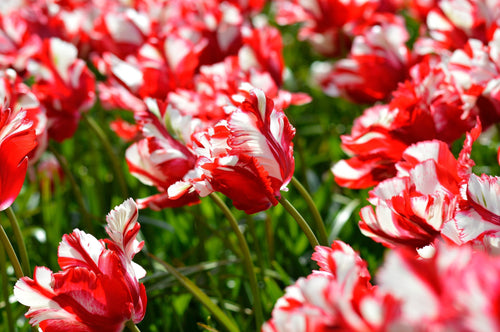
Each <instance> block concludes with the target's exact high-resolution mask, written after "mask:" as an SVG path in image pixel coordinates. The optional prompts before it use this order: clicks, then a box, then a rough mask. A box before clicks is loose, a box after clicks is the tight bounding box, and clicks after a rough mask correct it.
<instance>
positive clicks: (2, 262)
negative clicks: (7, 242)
mask: <svg viewBox="0 0 500 332" xmlns="http://www.w3.org/2000/svg"><path fill="white" fill-rule="evenodd" d="M0 270H1V271H0V274H1V275H2V279H1V280H2V293H3V300H4V302H5V313H6V314H7V325H8V326H9V331H12V332H14V331H15V330H14V319H13V318H12V307H11V306H10V301H9V277H8V276H7V261H6V259H5V250H4V249H3V247H2V248H0Z"/></svg>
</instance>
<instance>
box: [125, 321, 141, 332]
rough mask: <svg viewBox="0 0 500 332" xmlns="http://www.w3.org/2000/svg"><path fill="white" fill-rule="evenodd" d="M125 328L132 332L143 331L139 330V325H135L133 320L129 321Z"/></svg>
mask: <svg viewBox="0 0 500 332" xmlns="http://www.w3.org/2000/svg"><path fill="white" fill-rule="evenodd" d="M125 326H126V327H127V328H128V329H129V331H132V332H141V330H139V328H138V327H137V325H135V324H134V322H133V321H132V320H129V321H127V322H126V323H125Z"/></svg>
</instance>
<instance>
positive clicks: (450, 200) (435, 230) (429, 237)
mask: <svg viewBox="0 0 500 332" xmlns="http://www.w3.org/2000/svg"><path fill="white" fill-rule="evenodd" d="M403 160H404V161H403V162H400V163H398V164H396V166H397V167H398V168H399V170H400V172H399V174H398V176H397V177H394V178H392V179H387V180H385V181H383V182H381V183H380V184H379V185H378V186H377V187H375V189H374V190H372V191H370V198H369V201H370V203H372V204H373V205H374V206H375V207H374V208H373V207H371V206H365V207H364V208H362V209H361V211H360V215H361V221H360V223H359V227H360V229H361V232H362V233H363V234H364V235H366V236H369V237H371V238H372V239H374V240H375V241H377V242H381V243H382V244H384V245H386V246H388V247H391V248H393V247H395V246H405V247H410V248H414V249H417V250H419V249H422V248H424V247H426V246H429V245H430V246H432V244H433V242H434V241H435V239H436V238H438V237H439V235H440V231H441V228H442V226H443V224H444V222H446V221H448V220H449V219H451V218H452V217H453V215H454V212H455V208H456V196H457V195H458V193H459V192H458V189H459V182H460V177H459V176H458V174H457V161H456V160H455V158H454V156H453V154H452V153H451V151H450V150H449V149H448V146H447V144H446V143H444V142H440V141H436V140H434V141H425V142H420V143H417V144H415V145H412V146H410V147H409V148H407V149H406V151H405V152H404V153H403ZM421 254H424V252H421Z"/></svg>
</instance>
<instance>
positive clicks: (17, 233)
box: [5, 207, 31, 276]
mask: <svg viewBox="0 0 500 332" xmlns="http://www.w3.org/2000/svg"><path fill="white" fill-rule="evenodd" d="M5 213H6V214H7V217H8V218H9V221H10V226H11V227H12V231H13V232H14V238H15V239H16V242H17V248H18V250H19V256H20V257H21V265H22V267H23V272H24V275H26V276H28V275H30V274H31V268H30V261H29V258H28V251H27V250H26V243H25V242H24V237H23V233H22V232H21V227H19V222H18V221H17V218H16V215H15V214H14V210H12V207H8V208H7V210H5Z"/></svg>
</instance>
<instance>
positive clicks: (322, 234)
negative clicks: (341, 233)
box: [291, 176, 328, 246]
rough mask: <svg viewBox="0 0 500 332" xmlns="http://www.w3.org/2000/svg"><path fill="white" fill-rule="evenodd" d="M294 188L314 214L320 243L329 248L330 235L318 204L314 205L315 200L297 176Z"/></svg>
mask: <svg viewBox="0 0 500 332" xmlns="http://www.w3.org/2000/svg"><path fill="white" fill-rule="evenodd" d="M291 182H292V184H293V186H294V187H295V188H297V190H298V191H299V193H300V195H301V196H302V198H304V200H305V201H306V204H307V206H308V207H309V210H310V211H311V213H312V216H313V220H314V222H315V226H316V231H317V232H318V233H319V234H318V235H319V243H320V244H321V245H322V246H328V235H327V233H326V228H325V223H324V222H323V218H321V214H320V213H319V211H318V208H317V207H316V204H315V203H314V200H313V198H312V197H311V195H310V194H309V192H308V191H307V190H306V188H305V187H304V186H303V185H302V183H300V181H299V180H297V178H296V177H295V176H293V177H292V180H291Z"/></svg>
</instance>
